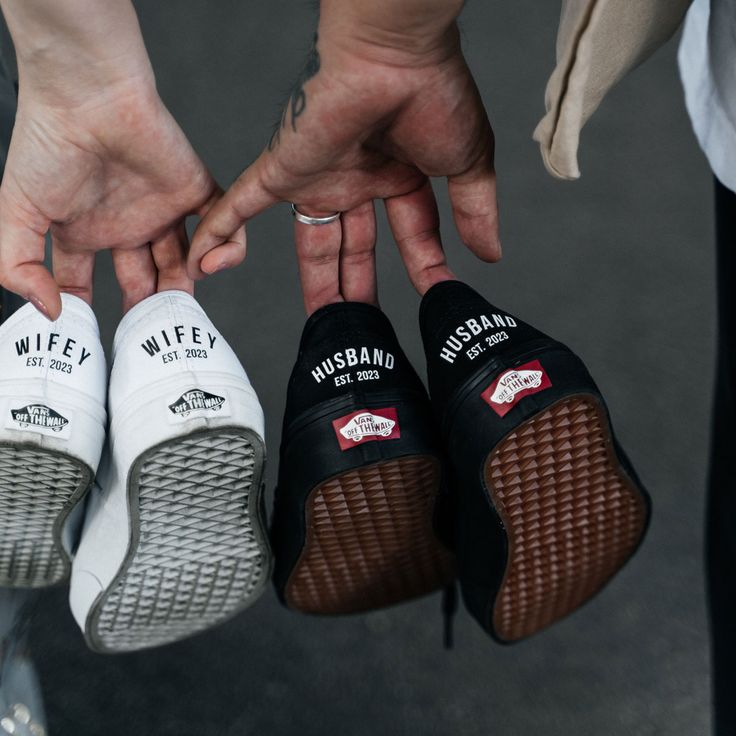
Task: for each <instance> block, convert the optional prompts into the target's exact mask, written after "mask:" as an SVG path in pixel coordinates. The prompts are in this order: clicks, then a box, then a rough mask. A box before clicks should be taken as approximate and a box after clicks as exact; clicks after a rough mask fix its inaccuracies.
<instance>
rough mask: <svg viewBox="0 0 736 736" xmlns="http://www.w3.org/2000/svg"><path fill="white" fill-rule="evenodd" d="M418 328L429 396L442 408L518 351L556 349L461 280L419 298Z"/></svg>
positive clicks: (541, 336)
mask: <svg viewBox="0 0 736 736" xmlns="http://www.w3.org/2000/svg"><path fill="white" fill-rule="evenodd" d="M419 326H420V329H421V332H422V340H423V342H424V350H425V353H426V356H427V376H428V381H429V393H430V396H431V397H432V402H433V404H434V405H435V407H439V408H440V409H444V408H445V407H446V406H447V404H448V402H449V401H450V400H451V399H452V397H453V394H454V393H455V392H456V391H457V390H458V388H460V387H461V386H462V385H463V384H464V383H465V382H466V381H467V380H468V379H470V378H471V377H472V376H473V375H474V374H476V373H477V372H478V371H480V370H483V369H484V368H487V367H488V366H489V365H490V364H492V363H493V361H494V360H498V359H501V358H502V356H507V355H511V354H513V353H515V352H516V351H518V350H520V349H521V350H530V349H534V348H540V347H548V346H550V347H551V346H554V345H559V343H557V341H555V340H553V339H552V338H550V337H548V336H547V335H545V334H544V333H543V332H540V331H539V330H538V329H536V328H535V327H532V326H531V325H529V324H527V323H526V322H523V321H522V320H520V319H519V318H518V317H516V316H514V315H512V314H510V313H509V312H507V311H506V310H504V309H499V308H498V307H494V306H493V305H492V304H490V303H489V302H488V301H487V300H486V299H484V298H483V297H482V296H481V295H480V294H479V293H478V292H477V291H475V290H474V289H472V288H471V287H470V286H468V285H467V284H464V283H462V282H461V281H442V282H440V283H439V284H435V285H434V286H433V287H432V288H431V289H430V290H429V291H428V292H427V293H426V294H425V295H424V298H423V299H422V303H421V306H420V309H419Z"/></svg>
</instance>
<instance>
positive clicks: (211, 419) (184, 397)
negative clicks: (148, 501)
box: [70, 291, 264, 630]
mask: <svg viewBox="0 0 736 736" xmlns="http://www.w3.org/2000/svg"><path fill="white" fill-rule="evenodd" d="M108 408H109V413H110V426H109V432H108V445H107V447H106V448H105V454H104V457H103V461H102V465H101V468H100V472H99V474H98V485H99V488H98V487H97V486H95V487H94V488H93V490H92V493H91V496H90V502H89V505H88V509H87V515H86V520H85V526H84V530H83V533H82V540H81V543H80V546H79V549H78V551H77V555H76V558H75V561H74V565H73V569H72V584H71V591H70V603H71V608H72V612H73V614H74V616H75V618H76V620H77V622H78V623H79V625H80V627H81V628H82V629H83V630H85V622H86V619H87V615H88V613H89V611H90V607H91V606H92V605H93V603H94V601H95V599H96V598H97V597H98V596H99V595H100V593H101V592H103V591H104V590H105V589H106V588H107V587H108V586H110V584H111V583H112V581H113V579H114V578H115V576H116V574H117V573H118V572H119V570H120V568H121V566H122V565H123V563H124V561H125V559H126V555H127V554H128V551H129V548H130V545H131V543H132V536H133V535H132V529H131V516H130V510H129V507H128V488H129V474H130V471H131V467H132V466H133V464H134V463H135V461H136V460H137V459H138V458H139V457H140V455H141V454H142V453H144V452H146V451H147V450H150V449H151V448H153V447H155V446H157V445H159V444H161V443H163V442H166V441H170V440H172V439H174V438H176V437H178V436H184V435H189V434H191V433H193V432H196V431H198V430H208V429H216V428H218V427H230V426H236V427H247V428H248V429H251V430H253V431H254V432H256V433H257V434H258V435H259V437H260V438H261V439H262V438H263V436H264V420H263V411H262V409H261V406H260V404H259V402H258V398H257V396H256V394H255V391H254V390H253V388H252V387H251V385H250V382H249V380H248V377H247V375H246V373H245V371H244V370H243V367H242V365H241V364H240V361H239V360H238V358H237V357H236V355H235V353H234V352H233V351H232V349H231V348H230V346H229V345H228V344H227V343H226V342H225V340H224V338H223V337H222V335H221V334H220V333H219V332H218V331H217V330H216V328H215V327H214V325H213V324H212V322H211V321H210V319H209V318H208V317H207V315H206V314H205V312H204V310H203V309H202V308H201V307H200V306H199V304H198V303H197V302H196V301H195V300H194V298H193V297H191V296H190V295H188V294H186V293H184V292H180V291H167V292H162V293H159V294H156V295H154V296H152V297H149V298H148V299H146V300H144V301H143V302H141V303H140V304H138V305H137V306H136V307H134V308H133V309H132V310H130V312H128V313H127V314H126V315H125V317H124V318H123V320H122V321H121V323H120V326H119V327H118V330H117V333H116V335H115V340H114V348H113V365H112V372H111V376H110V384H109V398H108Z"/></svg>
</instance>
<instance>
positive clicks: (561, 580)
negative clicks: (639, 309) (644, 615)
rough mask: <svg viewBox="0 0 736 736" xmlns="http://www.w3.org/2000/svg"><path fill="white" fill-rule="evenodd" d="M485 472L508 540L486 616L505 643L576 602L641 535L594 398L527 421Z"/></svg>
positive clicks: (642, 520)
mask: <svg viewBox="0 0 736 736" xmlns="http://www.w3.org/2000/svg"><path fill="white" fill-rule="evenodd" d="M484 474H485V481H486V487H487V488H488V489H489V493H490V495H491V499H492V501H493V504H494V505H495V507H496V510H497V511H498V513H499V515H500V516H501V519H502V521H503V524H504V527H505V528H506V533H507V535H508V540H509V562H508V565H507V568H506V572H505V575H504V578H503V581H502V583H501V587H500V589H499V591H498V594H497V596H496V601H495V606H494V611H493V627H494V630H495V632H496V634H497V636H498V637H499V638H500V639H502V640H504V641H515V640H518V639H523V638H525V637H527V636H530V635H532V634H534V633H536V632H537V631H539V630H540V629H543V628H545V627H546V626H549V625H550V624H551V623H553V622H554V621H557V620H558V619H560V618H562V617H563V616H566V615H567V614H569V613H571V612H572V611H574V610H575V609H576V608H578V606H580V605H582V604H583V603H584V602H585V601H587V600H588V599H589V598H590V597H591V596H593V595H594V594H595V593H597V592H598V591H599V590H600V589H601V588H602V587H603V586H604V585H605V584H606V582H608V580H609V579H610V578H611V577H612V576H613V575H614V574H615V573H616V571H617V570H619V568H621V567H622V565H623V564H624V563H625V562H626V560H627V559H628V558H629V557H630V556H631V555H632V554H633V552H634V551H635V550H636V547H637V546H638V544H639V541H640V540H641V537H642V534H643V533H644V528H645V525H646V516H647V511H646V506H645V502H644V499H643V497H642V495H641V493H640V492H639V491H638V489H637V488H636V486H635V485H634V484H633V482H632V481H631V479H630V478H629V477H628V475H627V474H626V473H625V472H624V470H623V469H622V468H621V465H620V463H619V461H618V459H617V457H616V454H615V451H614V448H613V444H612V439H611V436H610V433H609V429H608V420H607V418H606V415H605V414H604V410H603V408H602V406H601V405H600V404H599V403H598V402H597V401H596V400H595V399H594V398H593V397H589V396H575V397H571V398H568V399H564V400H562V401H559V402H558V403H556V404H554V405H553V406H552V407H550V408H549V409H547V410H545V411H544V412H542V413H540V414H537V415H536V416H535V417H534V418H533V419H531V420H529V421H527V422H526V423H525V424H523V425H522V426H521V427H519V428H518V429H517V430H515V431H514V432H512V433H511V434H509V435H508V436H507V437H506V438H504V439H503V440H502V441H501V442H500V443H499V445H498V446H497V447H496V448H495V449H494V451H493V452H492V453H491V454H490V455H489V457H488V459H487V460H486V464H485V471H484Z"/></svg>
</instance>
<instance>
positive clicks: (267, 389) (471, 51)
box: [32, 0, 715, 736]
mask: <svg viewBox="0 0 736 736" xmlns="http://www.w3.org/2000/svg"><path fill="white" fill-rule="evenodd" d="M138 7H139V8H140V12H141V17H142V23H143V27H144V33H145V36H146V39H147V43H148V46H149V50H150V53H151V56H152V59H153V62H154V66H155V68H156V72H157V76H158V82H159V87H160V90H161V93H162V96H163V98H164V99H165V100H166V102H167V103H168V104H169V106H170V108H171V110H172V112H173V113H174V115H175V116H176V117H177V118H178V119H179V120H180V122H181V124H182V126H183V128H184V130H185V131H186V132H187V134H188V135H189V136H190V138H191V141H192V143H193V144H194V146H195V148H196V149H197V150H198V151H199V152H200V153H201V155H202V156H203V158H204V159H205V160H206V161H207V163H208V164H209V165H210V166H211V168H212V170H213V171H214V173H215V175H216V176H217V177H218V178H219V179H220V180H221V182H222V183H223V184H228V183H230V182H231V181H232V179H233V178H234V177H235V176H236V175H237V174H238V173H239V171H240V170H241V169H242V167H243V166H244V165H245V164H246V163H248V162H249V161H251V160H252V159H253V158H254V157H255V156H256V155H257V153H258V152H259V150H260V148H261V147H262V146H263V144H264V142H265V141H266V139H267V136H268V134H269V131H270V126H271V124H272V123H273V121H274V120H276V118H277V117H278V114H279V109H280V103H281V101H282V99H283V98H284V97H285V95H286V92H287V91H288V89H289V86H290V83H291V80H292V79H293V78H294V77H295V76H296V74H297V73H298V71H299V69H300V66H301V63H302V55H303V54H304V53H305V52H306V50H307V49H308V46H309V43H310V38H311V34H312V29H313V22H314V21H313V13H314V11H313V9H312V8H311V6H310V5H309V3H306V2H299V3H296V2H294V1H293V0H272V1H271V2H269V3H254V2H250V3H243V2H236V1H235V0H218V2H216V3H214V2H206V1H205V0H178V2H153V0H145V2H139V3H138ZM557 13H558V8H557V4H555V3H539V2H534V1H533V0H516V2H513V3H480V2H476V3H469V5H468V8H467V10H466V12H465V13H464V22H463V25H464V29H465V31H464V32H465V47H466V52H467V56H468V59H469V63H470V66H471V68H472V69H473V71H474V73H475V75H476V78H477V81H478V84H479V87H480V89H481V91H482V94H483V97H484V100H485V103H486V105H487V108H488V110H489V112H490V115H491V118H492V122H493V124H494V127H495V131H496V136H497V164H498V180H499V191H500V203H501V212H502V237H503V242H504V247H505V258H504V260H503V262H502V263H500V264H498V265H495V266H488V265H483V264H481V263H479V262H477V261H476V260H474V258H473V257H472V256H471V255H470V254H468V253H467V252H465V250H464V249H463V247H462V246H461V245H460V244H459V242H458V238H457V236H456V235H455V234H454V232H453V229H452V224H451V218H450V215H449V209H448V206H447V198H446V192H445V186H444V184H443V183H441V182H439V183H438V184H437V192H438V195H439V197H440V200H441V203H440V206H441V213H442V215H443V220H444V226H443V232H444V237H445V243H446V249H447V252H448V256H449V259H450V261H451V263H452V265H453V266H454V268H455V269H456V271H457V273H458V275H459V276H460V277H462V278H463V279H464V280H466V281H468V282H469V283H470V284H471V285H473V286H474V287H476V288H478V289H480V290H481V291H482V292H483V293H484V294H485V295H486V296H487V297H488V298H489V299H490V300H491V301H493V302H495V303H497V304H498V305H501V306H503V307H505V308H507V309H509V310H511V311H512V312H514V313H516V314H518V315H520V316H521V317H523V318H524V319H526V320H528V321H531V322H533V323H535V324H537V325H538V326H539V327H540V328H542V329H543V330H545V331H546V332H549V333H551V334H552V335H554V336H556V337H558V338H560V339H562V340H563V341H565V342H567V343H568V344H570V345H571V346H572V347H574V349H576V350H577V351H578V352H579V354H580V355H581V356H582V357H583V358H584V359H585V361H586V362H587V363H588V365H589V367H590V369H591V371H592V373H593V375H594V376H595V378H596V380H597V381H598V383H599V385H600V387H601V389H602V390H603V392H604V394H605V395H606V397H607V399H608V401H609V404H610V407H611V410H612V414H613V419H614V422H615V424H616V427H617V431H618V434H619V438H620V440H621V442H622V444H623V445H624V447H625V448H626V450H627V452H628V453H629V454H630V456H631V458H632V460H633V461H634V463H635V465H636V467H637V468H638V470H639V472H640V474H641V476H642V478H643V480H644V482H645V483H646V484H647V486H648V487H649V489H650V491H651V494H652V496H653V501H654V518H653V523H652V526H651V530H650V533H649V536H648V539H647V540H646V542H645V544H644V546H643V548H642V549H641V551H640V552H639V554H638V555H637V556H636V558H635V559H634V560H633V562H632V563H631V564H630V565H629V566H628V568H627V569H626V570H625V571H624V572H623V573H622V574H621V575H620V576H619V577H618V578H617V579H616V580H615V581H614V582H613V583H612V584H611V586H610V587H609V588H608V589H607V590H606V591H605V592H604V593H603V594H602V595H601V596H599V597H598V598H597V599H596V600H595V601H594V602H592V603H591V604H590V605H588V606H587V607H585V608H584V609H583V610H581V611H579V612H578V613H576V614H575V615H574V616H572V617H571V618H569V619H568V620H566V621H565V622H563V623H561V624H560V625H558V626H556V627H555V628H553V629H552V630H550V631H548V632H546V633H543V634H541V635H539V636H538V637H536V638H533V639H532V640H530V641H527V642H524V643H522V644H520V645H517V646H514V647H509V648H502V647H499V646H497V645H495V644H493V643H492V642H491V641H490V640H489V639H488V638H486V636H485V635H484V634H483V633H482V632H481V630H480V629H479V627H478V626H477V625H476V623H475V622H474V621H473V620H472V619H471V618H470V617H469V616H468V615H467V614H466V613H465V612H464V611H461V612H460V615H459V616H458V620H457V623H456V646H455V649H454V650H453V651H451V652H446V651H444V650H443V649H442V646H441V620H440V616H439V610H440V601H439V599H438V597H432V598H428V599H426V600H422V601H419V602H416V603H411V604H409V605H404V606H400V607H397V608H393V609H391V610H386V611H380V612H376V613H372V614H370V615H366V616H355V617H346V618H335V619H321V618H310V617H306V616H300V615H296V614H293V613H290V612H288V611H286V610H285V609H283V608H281V607H280V606H279V604H278V603H277V601H276V598H275V596H274V595H273V593H272V591H270V590H269V591H268V593H267V594H266V595H265V596H264V597H263V598H262V599H261V600H260V601H259V602H258V603H257V604H256V605H255V606H254V607H253V608H252V609H250V610H249V611H246V612H245V613H243V614H242V615H241V616H239V617H238V618H237V619H235V620H233V621H232V622H230V623H228V624H226V625H224V626H222V627H221V628H219V629H217V630H215V631H212V632H210V633H207V634H204V635H202V636H199V637H197V638H195V639H192V640H190V641H187V642H183V643H180V644H176V645H173V646H169V647H166V648H163V649H160V650H156V651H152V652H148V653H141V654H134V655H125V656H117V657H103V656H98V655H94V654H92V653H90V652H88V651H87V650H86V649H85V645H84V643H83V640H82V637H81V635H80V633H79V631H78V630H77V628H76V626H75V624H74V623H73V621H72V618H71V614H70V613H69V610H68V607H67V604H66V590H64V589H58V590H54V591H50V592H48V593H46V594H45V595H44V597H43V599H42V605H41V610H40V612H39V615H38V617H37V619H36V621H35V623H34V628H33V632H32V634H33V638H32V641H33V646H34V650H35V654H36V659H37V661H38V664H39V667H40V670H41V676H42V680H43V684H44V686H45V694H46V702H47V709H48V715H49V725H50V733H51V734H52V736H100V735H101V734H104V736H132V735H133V734H135V736H147V735H149V734H151V735H155V736H174V735H176V736H190V735H191V736H194V735H197V736H200V735H202V736H204V735H207V736H209V735H210V734H212V735H213V736H214V735H217V736H250V735H251V734H253V735H256V734H258V735H261V734H267V735H269V736H297V735H299V736H318V735H319V736H323V735H324V734H345V735H346V736H363V735H366V736H367V735H368V734H371V735H373V734H377V733H378V734H384V735H385V736H389V735H393V734H423V735H432V734H437V735H438V736H439V735H441V736H456V735H457V736H460V735H462V736H475V735H476V734H477V735H478V736H480V735H483V736H488V734H494V735H496V736H541V735H542V734H544V736H563V735H564V736H569V735H570V734H575V736H624V735H626V736H632V735H633V736H650V735H651V736H654V735H655V734H657V735H659V734H667V736H696V735H699V734H706V733H707V731H708V724H709V712H708V711H709V686H708V657H707V632H706V620H705V606H704V596H703V588H704V584H703V573H702V517H703V504H704V479H705V473H706V451H707V443H708V434H709V419H708V416H709V404H710V396H711V383H712V382H711V376H712V373H713V348H714V344H713V340H714V296H715V294H714V272H713V263H714V254H713V246H712V223H711V209H712V203H711V198H712V197H711V194H712V193H711V188H712V187H711V180H710V174H709V171H708V168H707V165H706V163H705V161H704V159H703V157H702V156H701V154H700V152H699V150H698V149H697V146H696V144H695V141H694V138H693V136H692V134H691V131H690V127H689V122H688V120H687V117H686V114H685V111H684V106H683V102H682V95H681V89H680V85H679V81H678V79H677V73H676V66H675V46H674V44H672V43H671V44H670V45H669V46H667V47H666V48H665V49H663V50H662V51H660V52H659V53H658V54H657V55H656V56H655V58H654V59H653V60H651V61H650V62H649V63H648V64H646V65H645V66H644V67H642V68H640V69H639V70H637V71H636V72H635V73H634V74H632V75H631V76H630V77H629V78H628V79H627V80H625V81H624V82H623V83H622V84H621V85H620V86H619V87H618V88H617V89H616V90H615V91H614V92H613V93H612V94H611V96H610V98H609V99H607V100H606V102H605V103H604V105H603V107H602V109H601V110H600V111H599V113H598V114H597V115H596V117H594V119H593V121H592V122H591V123H590V124H589V126H588V127H587V128H586V129H585V131H584V133H583V140H582V154H581V167H582V171H583V178H582V180H581V181H579V182H576V183H561V182H557V181H554V180H552V179H551V178H550V177H549V175H548V174H547V173H546V172H545V171H544V169H543V166H542V163H541V159H540V157H539V153H538V150H537V146H536V144H534V143H533V142H532V141H531V132H532V130H533V128H534V126H535V125H536V122H537V120H538V119H539V118H540V117H541V115H542V113H543V94H544V86H545V82H546V78H547V76H548V74H549V72H550V71H551V69H552V66H553V62H554V42H555V38H554V35H555V29H556V26H557ZM291 227H292V223H291V217H290V214H289V212H288V209H287V207H286V205H281V206H278V207H276V208H274V209H272V210H271V211H269V212H267V213H266V214H264V215H263V216H262V217H260V218H258V219H257V220H255V221H253V222H252V223H251V224H250V226H249V256H248V260H247V264H246V265H245V266H244V267H242V268H240V269H238V270H237V271H235V272H232V273H225V274H221V275H218V276H216V277H214V278H212V279H210V280H209V281H207V282H205V283H203V284H202V285H201V287H200V288H199V290H198V297H199V298H200V300H201V302H202V303H203V304H204V305H205V308H206V309H207V310H208V312H209V314H210V316H211V317H212V319H213V320H214V322H215V324H217V325H218V327H219V328H220V329H221V330H222V332H223V333H224V334H225V336H226V337H227V338H228V339H229V340H230V342H231V344H232V345H233V347H234V348H235V349H236V351H237V352H238V354H239V355H240V357H241V359H242V360H243V362H244V364H245V365H246V368H247V370H248V371H249V373H250V376H251V379H252V381H253V383H254V385H255V387H256V389H257V390H258V392H259V394H260V396H261V400H262V402H263V406H264V409H265V412H266V417H267V427H268V436H267V441H268V445H269V451H270V458H271V461H270V468H269V472H268V480H269V488H270V489H271V490H272V488H273V484H274V481H275V478H276V471H277V457H278V444H279V433H280V423H281V417H282V413H283V408H284V396H285V386H286V381H287V378H288V375H289V372H290V370H291V367H292V363H293V360H294V357H295V355H296V348H297V342H298V338H299V334H300V331H301V327H302V324H303V312H302V306H301V300H300V292H299V285H298V279H297V270H296V264H295V259H294V257H293V246H292V240H291ZM379 253H380V255H379V264H380V275H379V281H380V288H381V295H382V304H383V307H384V308H385V311H386V312H387V313H388V315H389V316H390V317H391V318H392V320H393V322H394V325H395V327H396V329H397V331H398V334H399V337H400V339H401V340H402V341H403V345H404V346H405V348H406V350H407V353H408V354H409V356H410V358H412V359H413V360H414V362H415V365H417V367H418V368H419V369H420V370H422V371H423V368H424V366H423V358H422V351H421V345H420V341H419V332H418V328H417V320H416V313H417V307H418V303H419V300H418V297H417V296H416V294H415V293H414V292H413V291H412V289H411V286H410V284H409V283H408V281H407V279H406V277H405V274H404V272H403V268H402V266H401V263H400V260H399V259H398V257H397V254H396V251H395V248H394V246H393V245H392V242H391V239H390V236H389V234H388V231H387V228H386V227H385V223H384V222H383V220H381V230H380V243H379ZM95 307H96V310H97V313H98V316H99V317H100V320H101V322H102V328H103V335H104V336H105V339H106V341H107V343H108V344H109V342H110V339H111V337H112V334H113V331H114V328H115V325H116V323H117V320H118V318H119V299H118V295H117V292H116V290H115V287H114V280H113V277H112V275H111V269H110V267H109V258H108V257H107V256H103V257H101V259H100V267H99V270H98V274H97V295H96V298H95ZM270 497H271V496H270V494H269V499H270Z"/></svg>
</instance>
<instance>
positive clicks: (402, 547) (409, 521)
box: [286, 455, 454, 614]
mask: <svg viewBox="0 0 736 736" xmlns="http://www.w3.org/2000/svg"><path fill="white" fill-rule="evenodd" d="M439 483H440V463H439V461H438V460H437V459H436V458H434V457H431V456H428V455H415V456H411V457H403V458H399V459H396V460H388V461H384V462H380V463H375V464H373V465H368V466H366V467H364V468H359V469H356V470H352V471H350V472H349V473H344V474H342V475H339V476H337V477H336V478H332V479H331V480H328V481H326V482H324V483H322V484H321V485H319V486H317V487H316V488H314V489H313V490H312V492H311V493H310V496H309V499H308V500H307V539H306V543H305V545H304V550H303V552H302V554H301V557H300V558H299V561H298V562H297V564H296V566H295V568H294V571H293V572H292V574H291V577H290V578H289V582H288V584H287V586H286V600H287V603H288V605H289V606H290V607H291V608H296V609H298V610H301V611H305V612H307V613H331V614H338V613H354V612H358V611H365V610H369V609H372V608H380V607H382V606H389V605H392V604H394V603H399V602H401V601H404V600H406V599H408V598H415V597H417V596H421V595H424V594H426V593H429V592H431V591H433V590H435V589H437V588H439V587H441V586H443V585H446V584H447V583H449V582H450V581H451V580H452V579H453V575H454V570H453V567H454V565H453V558H452V556H451V555H450V553H449V552H447V550H445V548H444V547H443V546H442V544H441V543H440V542H439V541H438V540H437V538H436V537H435V535H434V532H433V529H432V512H433V510H434V503H435V500H436V498H437V493H438V490H439Z"/></svg>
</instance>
